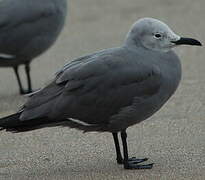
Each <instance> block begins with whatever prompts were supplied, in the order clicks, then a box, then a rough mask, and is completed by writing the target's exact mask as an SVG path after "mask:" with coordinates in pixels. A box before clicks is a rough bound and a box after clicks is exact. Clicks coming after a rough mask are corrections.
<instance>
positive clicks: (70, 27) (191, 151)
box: [0, 0, 205, 180]
mask: <svg viewBox="0 0 205 180" xmlns="http://www.w3.org/2000/svg"><path fill="white" fill-rule="evenodd" d="M204 8H205V1H204V0H195V1H193V0H180V1H178V0H155V1H154V0H151V1H148V0H83V1H82V0H70V2H69V17H68V19H67V24H66V27H65V29H64V32H63V33H62V34H61V36H60V38H59V39H58V41H57V43H56V44H55V45H54V46H53V47H52V48H51V49H50V50H49V51H47V52H46V53H45V54H44V55H42V56H41V57H39V58H38V59H36V60H35V61H33V63H32V78H33V85H34V88H35V89H38V88H40V87H41V86H43V85H45V84H46V83H48V82H49V80H50V79H52V77H53V76H54V73H55V72H56V71H57V70H58V69H59V68H60V67H62V66H63V64H64V63H65V62H66V61H69V60H71V59H72V58H74V57H78V56H81V55H84V54H87V53H91V52H94V51H96V50H100V49H104V48H109V47H114V46H119V45H120V44H121V43H122V41H123V39H124V37H125V34H126V33H127V31H128V29H129V27H130V25H131V24H132V23H133V22H134V21H135V20H137V19H138V18H140V17H145V16H146V17H148V16H150V17H155V18H159V19H161V20H163V21H165V22H166V23H167V24H169V25H170V27H171V28H172V29H174V31H175V32H177V33H178V34H179V35H183V36H190V37H195V38H197V39H199V40H201V41H202V42H205V33H204V29H205V23H204V22H205V21H204V19H205V12H204ZM176 51H177V53H178V54H179V56H180V58H181V60H182V64H183V79H182V82H181V85H180V87H179V88H178V90H177V92H176V94H175V95H174V96H173V97H172V98H171V99H170V100H169V102H168V103H167V104H166V105H165V106H164V107H163V108H162V109H161V110H160V111H159V112H158V113H156V114H155V115H154V116H153V117H151V118H150V120H149V121H145V122H143V123H141V124H138V125H136V126H133V127H131V128H129V129H128V141H129V150H130V155H131V156H137V157H149V158H150V159H149V162H154V163H155V165H154V167H153V169H151V170H134V171H130V170H124V169H123V167H122V166H120V165H117V164H116V161H115V150H114V144H113V140H112V136H111V134H109V133H102V134H97V133H89V134H83V133H82V132H80V131H77V130H74V129H69V128H59V127H58V128H45V129H41V130H36V131H33V132H28V133H20V134H11V133H8V132H4V131H2V132H0V179H2V180H3V179H14V180H18V179H19V180H20V179H21V180H23V179H42V180H43V179H49V180H54V179H58V180H63V179H72V180H75V179H76V180H77V179H84V180H86V179H94V180H98V179H101V180H104V179H116V180H119V179H129V180H131V179H135V180H136V179H143V180H146V179H149V180H150V179H173V180H174V179H177V180H178V179H193V180H196V179H205V155H204V154H205V106H204V102H205V93H204V92H205V58H204V57H205V51H204V47H202V48H197V47H180V48H178V49H177V50H176ZM22 74H23V75H22V76H23V77H24V73H23V71H22ZM0 85H1V87H0V99H1V101H0V116H5V115H7V114H10V113H12V112H15V111H16V110H17V109H18V108H19V106H20V105H22V104H23V103H24V102H25V100H26V98H25V97H22V96H19V95H18V86H17V82H16V79H15V76H14V73H13V70H12V69H3V68H1V69H0Z"/></svg>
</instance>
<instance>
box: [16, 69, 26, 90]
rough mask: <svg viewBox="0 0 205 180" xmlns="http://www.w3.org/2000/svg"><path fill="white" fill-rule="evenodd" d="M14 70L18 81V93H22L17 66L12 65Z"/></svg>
mask: <svg viewBox="0 0 205 180" xmlns="http://www.w3.org/2000/svg"><path fill="white" fill-rule="evenodd" d="M14 72H15V74H16V78H17V81H18V85H19V91H20V94H24V90H23V87H22V84H21V79H20V77H19V72H18V66H15V67H14Z"/></svg>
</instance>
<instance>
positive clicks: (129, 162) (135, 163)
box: [121, 130, 153, 169]
mask: <svg viewBox="0 0 205 180" xmlns="http://www.w3.org/2000/svg"><path fill="white" fill-rule="evenodd" d="M121 138H122V145H123V154H124V162H123V163H124V168H125V169H151V168H152V166H153V163H152V164H145V165H140V164H139V163H141V162H144V161H147V160H148V159H147V158H144V159H136V158H135V157H133V158H129V157H128V149H127V133H126V130H124V131H122V132H121Z"/></svg>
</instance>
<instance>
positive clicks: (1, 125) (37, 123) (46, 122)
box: [0, 112, 62, 133]
mask: <svg viewBox="0 0 205 180" xmlns="http://www.w3.org/2000/svg"><path fill="white" fill-rule="evenodd" d="M20 116H21V112H19V113H16V114H12V115H10V116H7V117H4V118H1V119H0V130H4V129H5V130H6V131H11V132H16V133H17V132H24V131H31V130H34V129H40V128H43V127H49V126H54V124H55V126H56V125H57V124H58V123H62V122H61V121H60V122H59V121H51V120H50V119H48V118H46V117H44V118H37V119H32V120H25V121H21V120H20Z"/></svg>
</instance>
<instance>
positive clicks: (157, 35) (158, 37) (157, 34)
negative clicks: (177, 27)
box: [154, 33, 162, 39]
mask: <svg viewBox="0 0 205 180" xmlns="http://www.w3.org/2000/svg"><path fill="white" fill-rule="evenodd" d="M154 37H155V38H157V39H160V38H161V37H162V35H161V34H159V33H156V34H154Z"/></svg>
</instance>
